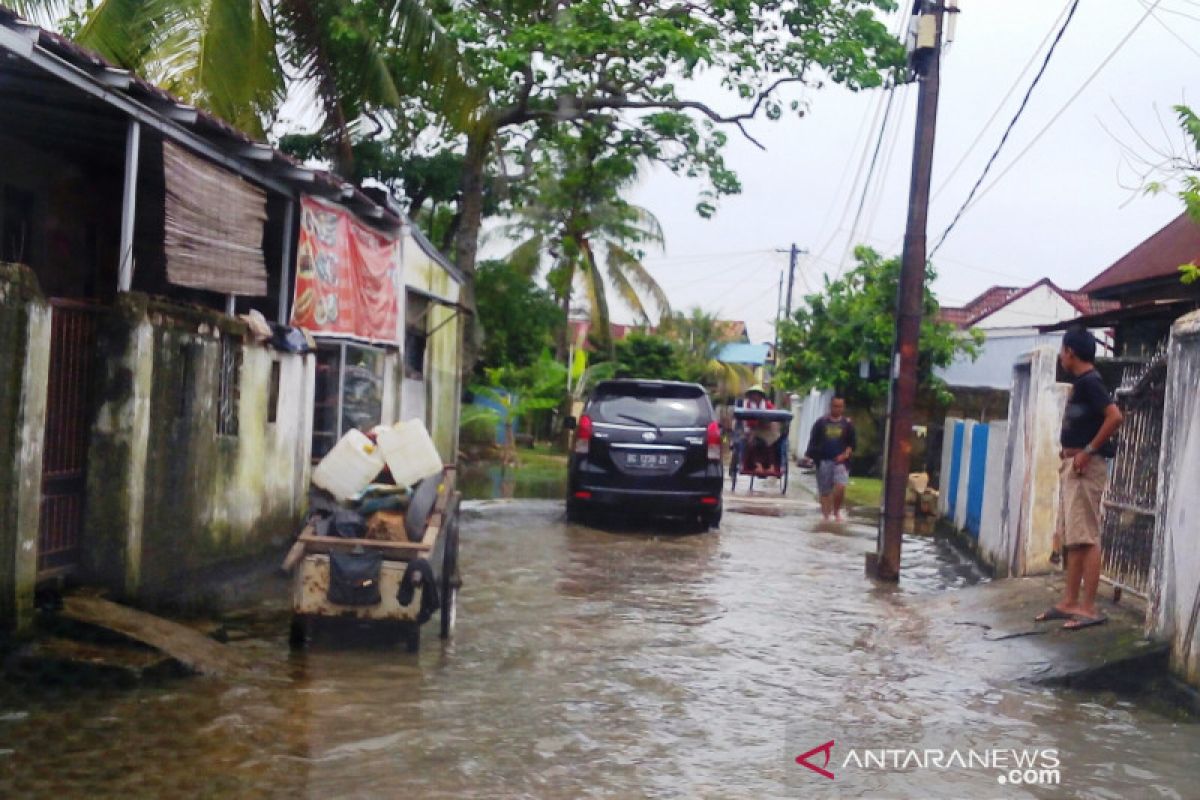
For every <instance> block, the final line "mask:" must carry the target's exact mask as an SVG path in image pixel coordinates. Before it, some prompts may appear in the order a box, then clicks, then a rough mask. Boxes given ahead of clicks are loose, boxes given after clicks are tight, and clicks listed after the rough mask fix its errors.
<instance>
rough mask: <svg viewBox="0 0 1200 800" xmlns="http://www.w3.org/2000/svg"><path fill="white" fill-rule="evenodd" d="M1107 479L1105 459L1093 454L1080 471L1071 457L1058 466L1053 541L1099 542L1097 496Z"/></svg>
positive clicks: (1102, 493)
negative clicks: (1056, 520)
mask: <svg viewBox="0 0 1200 800" xmlns="http://www.w3.org/2000/svg"><path fill="white" fill-rule="evenodd" d="M1107 482H1108V459H1106V458H1100V457H1099V456H1093V457H1092V459H1091V461H1089V462H1088V465H1087V469H1085V470H1084V471H1083V474H1082V475H1079V474H1076V472H1075V467H1074V459H1073V458H1064V459H1063V460H1062V465H1061V466H1060V467H1059V468H1058V489H1059V495H1058V526H1057V528H1056V530H1055V532H1054V541H1055V543H1056V544H1057V543H1061V544H1063V545H1065V546H1067V547H1078V546H1080V545H1085V544H1100V498H1101V497H1102V496H1103V495H1104V485H1105V484H1106V483H1107Z"/></svg>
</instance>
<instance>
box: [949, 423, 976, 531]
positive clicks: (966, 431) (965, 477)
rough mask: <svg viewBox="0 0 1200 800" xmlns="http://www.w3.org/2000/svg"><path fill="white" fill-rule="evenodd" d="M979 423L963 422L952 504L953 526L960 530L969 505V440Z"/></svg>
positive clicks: (965, 518)
mask: <svg viewBox="0 0 1200 800" xmlns="http://www.w3.org/2000/svg"><path fill="white" fill-rule="evenodd" d="M979 424H980V423H978V422H976V421H975V420H973V419H968V420H964V422H963V438H962V449H961V450H960V451H959V454H958V458H959V463H960V465H961V466H960V467H959V470H958V492H957V493H956V494H955V498H956V500H957V502H956V503H955V504H954V527H955V529H956V530H960V531H961V530H964V529H966V527H967V507H968V506H969V505H970V502H969V499H968V488H969V487H970V485H971V442H972V440H973V437H974V435H975V426H976V425H979Z"/></svg>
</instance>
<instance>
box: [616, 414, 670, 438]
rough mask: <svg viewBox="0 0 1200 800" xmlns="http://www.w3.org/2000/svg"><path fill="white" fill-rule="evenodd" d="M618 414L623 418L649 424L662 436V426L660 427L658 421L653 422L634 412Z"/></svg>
mask: <svg viewBox="0 0 1200 800" xmlns="http://www.w3.org/2000/svg"><path fill="white" fill-rule="evenodd" d="M617 416H618V417H620V418H621V419H627V420H629V421H630V422H637V423H639V424H641V425H649V426H650V427H651V428H654V432H655V433H657V434H658V435H659V436H662V428H660V427H658V423H655V422H651V421H650V420H648V419H642V418H641V417H635V416H633V415H632V414H617Z"/></svg>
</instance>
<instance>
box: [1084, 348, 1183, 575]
mask: <svg viewBox="0 0 1200 800" xmlns="http://www.w3.org/2000/svg"><path fill="white" fill-rule="evenodd" d="M1166 382H1167V355H1166V351H1165V350H1163V349H1160V350H1159V351H1158V352H1157V353H1155V355H1154V356H1153V358H1151V359H1150V361H1148V362H1147V363H1145V364H1140V365H1137V366H1133V367H1126V368H1125V371H1124V374H1123V375H1122V378H1121V386H1120V388H1119V389H1117V396H1116V401H1117V405H1118V406H1119V407H1120V409H1121V413H1122V414H1124V415H1125V422H1124V423H1123V424H1122V425H1121V430H1120V432H1119V435H1120V443H1119V446H1118V447H1117V456H1116V458H1115V459H1113V464H1112V469H1111V471H1110V473H1109V476H1108V485H1107V487H1106V488H1105V490H1104V499H1103V501H1102V504H1101V521H1100V526H1101V527H1100V543H1101V547H1102V551H1103V556H1104V566H1103V572H1104V575H1105V577H1107V578H1108V579H1109V580H1111V581H1112V582H1113V584H1115V585H1116V586H1117V587H1118V589H1121V588H1125V589H1129V590H1130V591H1132V592H1134V593H1135V594H1139V595H1141V596H1143V597H1145V595H1146V590H1147V587H1148V585H1149V581H1150V561H1151V558H1152V557H1153V554H1154V521H1155V514H1156V506H1157V497H1158V458H1159V451H1160V446H1161V444H1162V425H1163V401H1164V397H1165V393H1166Z"/></svg>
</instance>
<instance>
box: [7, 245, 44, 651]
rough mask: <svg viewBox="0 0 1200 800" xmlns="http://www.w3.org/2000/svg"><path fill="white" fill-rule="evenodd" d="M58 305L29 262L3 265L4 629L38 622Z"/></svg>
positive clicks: (18, 627) (18, 628)
mask: <svg viewBox="0 0 1200 800" xmlns="http://www.w3.org/2000/svg"><path fill="white" fill-rule="evenodd" d="M49 362H50V308H49V306H48V305H47V304H46V302H45V300H44V299H43V298H42V295H41V292H40V290H39V289H38V285H37V279H36V278H35V277H34V276H33V273H32V272H30V270H29V269H28V268H26V267H23V266H18V265H14V264H3V263H0V627H3V628H7V629H17V630H22V629H25V628H27V627H28V626H29V624H30V623H31V622H32V619H33V590H34V582H35V580H36V577H37V537H38V525H39V511H40V507H41V491H42V486H41V477H42V440H43V437H44V432H45V425H46V380H47V369H48V367H49Z"/></svg>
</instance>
